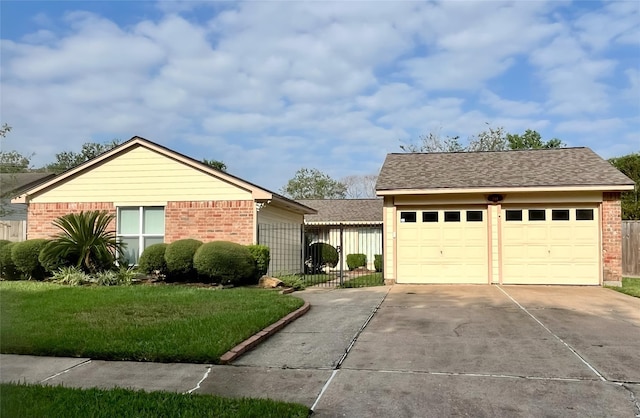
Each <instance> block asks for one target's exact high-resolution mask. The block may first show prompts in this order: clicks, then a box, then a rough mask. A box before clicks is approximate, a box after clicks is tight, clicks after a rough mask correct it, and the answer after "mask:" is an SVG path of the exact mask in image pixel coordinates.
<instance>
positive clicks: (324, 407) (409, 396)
mask: <svg viewBox="0 0 640 418" xmlns="http://www.w3.org/2000/svg"><path fill="white" fill-rule="evenodd" d="M638 399H640V299H636V298H631V297H628V296H625V295H622V294H619V293H616V292H614V291H611V290H608V289H602V288H593V287H558V286H553V287H552V286H504V287H498V286H399V285H396V286H394V287H393V288H392V289H391V291H390V292H389V294H388V296H387V297H386V299H385V300H384V302H383V303H382V305H381V307H380V309H379V310H378V312H377V313H376V315H375V316H374V317H373V319H372V320H371V322H370V323H369V325H368V326H367V327H366V328H365V329H364V331H363V332H362V333H361V334H360V335H359V337H358V339H357V342H356V343H355V345H354V346H353V349H352V350H351V351H350V353H349V355H348V356H347V357H346V359H345V361H344V363H343V364H342V366H341V368H340V370H339V371H338V372H337V373H336V374H335V376H334V378H333V379H332V381H331V382H330V384H329V385H328V386H327V387H326V390H325V393H324V394H323V395H322V397H321V398H320V400H319V401H318V403H317V405H316V408H315V411H316V413H317V414H318V416H354V417H355V416H357V417H364V416H396V417H416V416H422V417H431V416H433V417H443V416H473V417H482V416H487V417H489V416H491V417H495V416H504V417H512V416H580V417H585V416H593V417H605V416H611V417H634V416H638V414H640V407H639V404H638Z"/></svg>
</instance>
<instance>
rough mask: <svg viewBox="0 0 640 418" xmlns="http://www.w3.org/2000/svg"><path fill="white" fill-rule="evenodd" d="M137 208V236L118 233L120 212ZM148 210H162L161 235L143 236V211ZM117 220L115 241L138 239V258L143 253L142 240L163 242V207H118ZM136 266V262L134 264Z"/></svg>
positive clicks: (165, 227) (164, 211)
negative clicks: (150, 239) (159, 240)
mask: <svg viewBox="0 0 640 418" xmlns="http://www.w3.org/2000/svg"><path fill="white" fill-rule="evenodd" d="M134 208H138V233H137V234H122V233H120V211H121V210H122V209H134ZM150 208H162V213H163V215H164V216H165V221H164V222H163V227H164V230H163V231H162V235H160V234H145V233H144V232H143V230H144V210H145V209H150ZM117 214H118V219H116V239H117V240H118V241H120V238H138V257H137V259H140V256H141V255H142V252H143V251H144V239H145V238H162V241H163V242H164V237H165V235H166V232H167V222H166V208H165V207H164V206H155V205H154V206H118V208H117ZM136 264H137V262H136Z"/></svg>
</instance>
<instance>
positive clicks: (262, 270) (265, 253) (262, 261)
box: [247, 245, 271, 278]
mask: <svg viewBox="0 0 640 418" xmlns="http://www.w3.org/2000/svg"><path fill="white" fill-rule="evenodd" d="M247 249H248V250H249V252H250V253H251V255H252V256H253V259H254V260H255V261H256V276H258V278H260V277H262V276H264V275H265V274H267V270H269V262H270V261H271V255H270V251H269V247H267V246H266V245H247Z"/></svg>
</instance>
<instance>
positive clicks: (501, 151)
mask: <svg viewBox="0 0 640 418" xmlns="http://www.w3.org/2000/svg"><path fill="white" fill-rule="evenodd" d="M577 149H587V150H590V151H592V150H591V148H589V147H562V148H528V149H505V150H486V151H449V152H447V151H436V152H390V153H388V154H387V155H433V154H447V155H451V154H491V153H495V154H498V153H508V152H541V151H565V150H577Z"/></svg>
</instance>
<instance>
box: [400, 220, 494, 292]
mask: <svg viewBox="0 0 640 418" xmlns="http://www.w3.org/2000/svg"><path fill="white" fill-rule="evenodd" d="M466 210H467V209H464V208H460V209H459V208H451V209H433V208H418V209H416V210H415V212H416V220H417V222H415V223H403V224H401V227H400V226H399V227H398V237H397V260H398V278H397V280H398V283H488V277H487V275H488V258H489V254H488V242H487V236H488V231H487V222H486V219H487V215H486V209H484V208H473V210H475V211H478V210H480V211H481V212H482V221H481V222H480V221H479V222H466V212H465V211H466ZM403 211H407V210H405V209H403ZM445 211H446V212H454V213H453V218H452V216H451V215H452V214H451V213H450V214H449V219H457V215H458V214H459V220H460V221H458V222H445V221H444V220H445V216H444V213H445ZM422 212H430V213H432V212H437V213H438V217H437V222H428V220H433V217H424V218H423V214H422ZM455 212H457V214H456V213H455ZM411 248H419V258H418V259H416V255H415V252H414V251H413V250H411Z"/></svg>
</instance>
